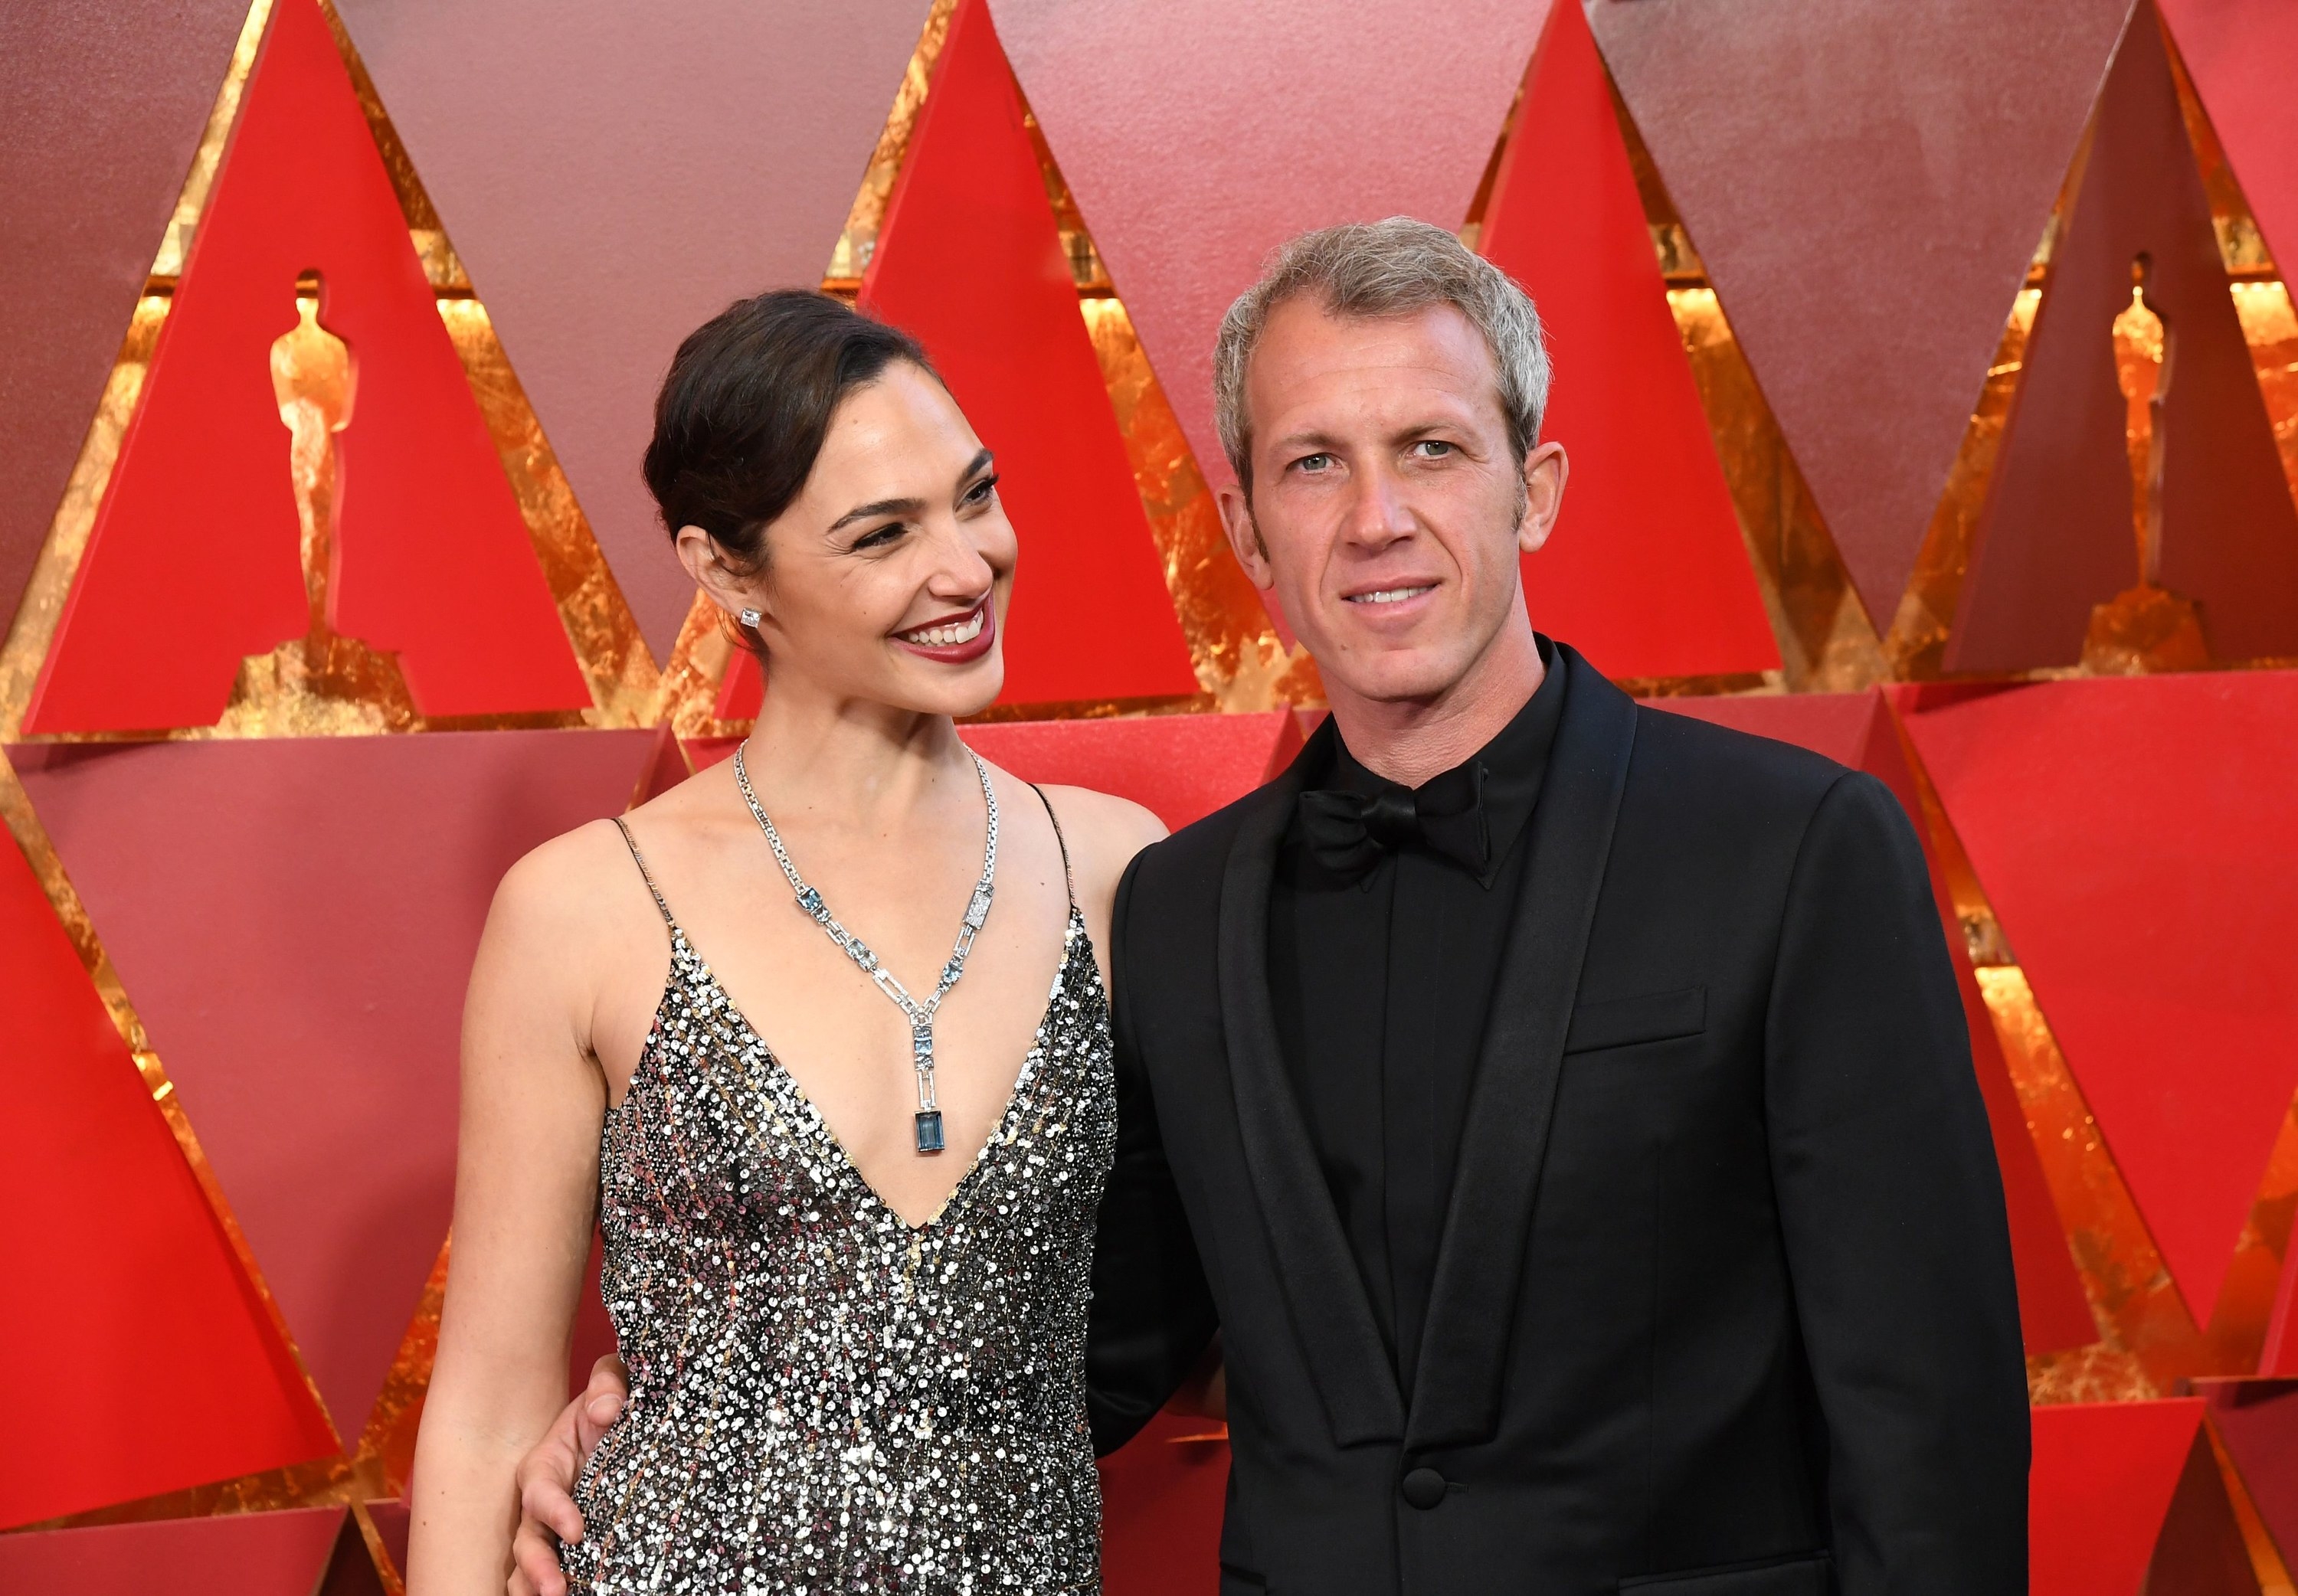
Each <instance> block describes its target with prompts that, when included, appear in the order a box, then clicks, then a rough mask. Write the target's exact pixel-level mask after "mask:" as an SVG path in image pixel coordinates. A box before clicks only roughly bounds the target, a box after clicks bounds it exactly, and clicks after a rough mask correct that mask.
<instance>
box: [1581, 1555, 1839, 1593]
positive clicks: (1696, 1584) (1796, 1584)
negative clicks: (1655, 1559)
mask: <svg viewBox="0 0 2298 1596" xmlns="http://www.w3.org/2000/svg"><path fill="white" fill-rule="evenodd" d="M1620 1591H1621V1592H1622V1596H1626V1593H1627V1592H1631V1591H1633V1592H1639V1593H1640V1596H1641V1593H1642V1592H1649V1596H1835V1565H1834V1563H1833V1561H1832V1560H1831V1559H1830V1558H1829V1557H1828V1555H1827V1553H1825V1552H1823V1551H1817V1552H1812V1553H1810V1554H1808V1555H1806V1556H1804V1557H1793V1558H1774V1559H1771V1560H1769V1561H1766V1562H1761V1563H1734V1564H1732V1565H1730V1566H1728V1567H1722V1568H1701V1569H1696V1570H1694V1571H1693V1572H1691V1573H1689V1574H1648V1575H1641V1576H1639V1577H1637V1578H1634V1579H1624V1580H1622V1581H1621V1582H1620Z"/></svg>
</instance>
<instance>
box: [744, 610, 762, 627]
mask: <svg viewBox="0 0 2298 1596" xmlns="http://www.w3.org/2000/svg"><path fill="white" fill-rule="evenodd" d="M739 618H740V621H741V623H742V624H743V625H745V626H750V627H755V626H756V625H757V624H758V612H757V611H756V610H755V609H746V610H744V611H743V612H742V613H741V615H740V617H739Z"/></svg>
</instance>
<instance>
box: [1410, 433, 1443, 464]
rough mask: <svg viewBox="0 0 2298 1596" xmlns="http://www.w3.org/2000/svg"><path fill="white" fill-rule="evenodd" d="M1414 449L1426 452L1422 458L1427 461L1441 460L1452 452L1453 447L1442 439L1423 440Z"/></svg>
mask: <svg viewBox="0 0 2298 1596" xmlns="http://www.w3.org/2000/svg"><path fill="white" fill-rule="evenodd" d="M1413 448H1415V449H1418V450H1421V451H1424V452H1423V453H1422V455H1421V457H1420V458H1421V459H1425V460H1441V459H1443V458H1444V457H1445V456H1446V455H1448V454H1451V452H1452V445H1451V444H1450V443H1447V442H1445V441H1444V440H1443V439H1442V438H1423V439H1421V440H1420V442H1418V443H1415V444H1414V445H1413Z"/></svg>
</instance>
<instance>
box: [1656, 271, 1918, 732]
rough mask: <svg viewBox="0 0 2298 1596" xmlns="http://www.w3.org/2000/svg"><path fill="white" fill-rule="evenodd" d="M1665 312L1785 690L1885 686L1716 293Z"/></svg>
mask: <svg viewBox="0 0 2298 1596" xmlns="http://www.w3.org/2000/svg"><path fill="white" fill-rule="evenodd" d="M1667 303H1668V309H1669V310H1673V311H1674V313H1675V325H1676V330H1677V332H1678V333H1679V334H1681V335H1682V338H1683V345H1684V349H1685V351H1686V352H1687V353H1688V354H1689V355H1690V358H1691V375H1692V378H1693V380H1694V382H1695V383H1696V384H1697V385H1698V386H1699V402H1700V405H1701V408H1703V409H1705V410H1706V411H1707V425H1708V428H1709V430H1710V432H1711V433H1712V434H1714V436H1715V451H1716V454H1717V456H1718V457H1719V458H1720V459H1722V461H1723V475H1724V479H1725V481H1726V482H1727V483H1728V484H1730V486H1731V490H1732V504H1733V506H1734V507H1735V508H1736V509H1738V511H1739V513H1740V533H1741V535H1742V536H1744V537H1745V538H1746V540H1747V543H1748V556H1749V558H1750V559H1751V560H1752V562H1753V563H1754V566H1755V568H1756V578H1757V586H1758V587H1759V588H1760V589H1761V591H1762V592H1763V596H1764V608H1765V611H1766V613H1768V614H1769V615H1770V616H1771V621H1772V631H1773V635H1774V636H1775V637H1777V639H1778V640H1779V647H1780V663H1781V678H1782V682H1781V684H1782V685H1783V686H1785V687H1786V689H1787V690H1789V691H1790V692H1838V691H1848V690H1856V689H1858V688H1862V687H1866V686H1868V685H1870V684H1872V683H1873V682H1876V681H1879V680H1881V677H1882V675H1883V659H1882V654H1881V649H1879V647H1878V646H1877V643H1876V640H1875V632H1874V628H1873V627H1872V626H1870V625H1869V624H1868V622H1867V613H1866V611H1865V610H1864V609H1863V608H1861V607H1860V603H1859V598H1858V595H1857V594H1856V593H1855V592H1854V591H1852V589H1851V583H1850V579H1849V577H1848V576H1847V575H1845V573H1844V569H1843V562H1842V560H1841V559H1840V558H1839V557H1838V556H1837V554H1836V552H1835V541H1834V539H1833V538H1831V536H1829V535H1828V532H1827V526H1826V524H1825V522H1824V521H1823V520H1822V519H1821V517H1820V514H1819V507H1818V505H1817V504H1816V503H1815V502H1814V500H1813V499H1812V496H1811V490H1810V489H1809V488H1808V487H1806V485H1805V484H1804V480H1803V474H1802V473H1801V472H1800V471H1798V469H1797V468H1796V463H1795V459H1794V457H1793V456H1792V455H1791V454H1790V452H1789V451H1788V446H1787V441H1786V439H1785V438H1784V437H1782V436H1781V433H1780V427H1779V422H1778V421H1777V420H1776V419H1775V418H1773V415H1772V409H1771V406H1770V405H1769V404H1768V403H1766V402H1765V399H1764V395H1763V390H1762V389H1761V388H1759V387H1757V385H1756V377H1755V374H1754V372H1753V371H1751V370H1750V369H1749V368H1748V361H1747V358H1746V356H1744V355H1743V354H1742V353H1741V352H1740V344H1739V340H1738V339H1737V338H1735V337H1734V336H1733V335H1732V327H1731V324H1730V323H1729V322H1727V321H1726V320H1725V319H1724V317H1723V307H1722V306H1721V305H1720V304H1719V303H1718V302H1717V301H1716V298H1715V290H1714V289H1712V288H1707V287H1704V286H1703V287H1672V288H1670V289H1669V290H1668V293H1667Z"/></svg>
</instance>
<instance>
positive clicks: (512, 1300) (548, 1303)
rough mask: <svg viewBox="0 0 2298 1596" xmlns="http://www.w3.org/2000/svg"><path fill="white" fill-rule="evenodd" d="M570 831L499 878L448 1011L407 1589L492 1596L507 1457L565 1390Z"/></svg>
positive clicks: (581, 1181) (585, 1063)
mask: <svg viewBox="0 0 2298 1596" xmlns="http://www.w3.org/2000/svg"><path fill="white" fill-rule="evenodd" d="M593 852H594V850H593V849H592V848H589V847H586V846H585V843H584V841H583V839H582V838H581V834H580V833H576V834H575V835H574V836H570V837H566V838H562V839H558V841H556V842H552V843H550V844H546V845H545V846H544V847H543V848H540V849H538V850H536V852H535V853H533V854H531V855H529V856H527V857H526V858H525V859H523V860H521V861H520V862H519V863H518V864H517V865H515V866H514V867H513V868H512V870H511V872H510V873H509V874H508V875H507V876H506V877H504V879H503V883H502V885H501V887H500V889H497V891H496V894H495V900H494V906H493V907H492V910H491V911H490V912H489V914H488V916H487V926H486V931H485V934H484V937H482V939H480V943H479V953H478V958H477V961H476V963H475V965H474V967H473V969H472V972H471V986H470V992H469V995H468V996H467V999H466V1002H465V1005H464V1011H463V1087H462V1129H461V1142H460V1146H459V1153H458V1157H457V1169H456V1178H455V1228H454V1245H453V1253H452V1256H451V1263H450V1267H449V1273H448V1283H447V1297H446V1305H445V1310H444V1312H443V1314H442V1319H441V1323H440V1330H439V1352H438V1358H437V1360H436V1362H435V1364H434V1368H433V1371H432V1377H431V1390H430V1394H429V1396H428V1398H427V1399H426V1402H425V1404H424V1410H423V1427H422V1431H421V1433H420V1435H419V1436H418V1437H417V1443H416V1449H415V1477H414V1482H413V1499H414V1501H413V1506H414V1524H413V1531H412V1538H411V1540H410V1542H409V1553H408V1588H409V1592H411V1596H502V1592H503V1589H504V1582H505V1579H506V1576H507V1575H508V1572H509V1567H510V1539H511V1531H512V1528H513V1526H515V1525H516V1523H517V1518H518V1504H517V1496H516V1492H515V1487H514V1485H513V1482H512V1474H513V1470H514V1469H515V1468H517V1463H518V1460H519V1457H520V1455H521V1454H522V1453H524V1452H525V1451H526V1449H527V1448H528V1447H529V1446H531V1445H533V1443H534V1442H535V1440H536V1439H537V1437H539V1436H541V1435H542V1433H543V1431H544V1430H545V1429H546V1428H548V1427H549V1426H550V1421H551V1419H552V1418H553V1417H554V1416H555V1415H556V1414H557V1413H558V1410H559V1407H560V1406H561V1404H563V1403H564V1402H566V1363H567V1356H568V1348H569V1344H570V1342H571V1339H572V1333H573V1326H574V1319H575V1299H576V1296H577V1294H579V1293H580V1292H581V1290H582V1288H583V1274H584V1269H585V1265H586V1264H587V1263H588V1261H589V1255H590V1246H591V1222H592V1218H593V1214H594V1211H595V1207H596V1203H597V1200H598V1184H599V1124H600V1121H601V1119H602V1116H603V1115H604V1113H605V1111H606V1087H605V1083H604V1080H603V1079H602V1077H601V1075H600V1072H599V1067H598V1065H597V1063H595V1062H594V1060H593V1059H592V1057H591V1052H590V1046H589V1040H588V1030H589V1016H590V1013H591V1009H592V1006H593V995H592V994H591V991H589V990H588V989H587V987H588V979H589V978H588V973H587V972H591V971H593V970H595V969H596V968H597V963H596V961H595V959H594V958H593V957H591V956H586V955H589V954H590V951H591V950H590V949H588V948H586V947H583V942H584V940H585V939H586V931H587V930H588V928H591V927H595V926H597V925H598V924H599V921H600V919H601V916H600V915H599V913H598V907H597V905H596V903H595V902H592V903H585V902H584V898H585V897H586V893H585V890H584V889H585V887H586V886H587V885H588V884H590V883H589V878H590V877H591V872H589V871H588V870H586V869H585V868H584V866H585V864H587V863H588V862H589V860H588V857H587V856H590V855H591V854H592V853H593Z"/></svg>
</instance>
